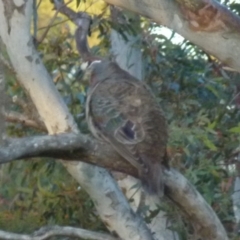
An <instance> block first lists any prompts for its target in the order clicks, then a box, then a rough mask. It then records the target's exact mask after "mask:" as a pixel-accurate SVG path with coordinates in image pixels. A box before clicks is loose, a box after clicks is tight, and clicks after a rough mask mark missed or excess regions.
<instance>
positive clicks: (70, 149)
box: [0, 133, 228, 240]
mask: <svg viewBox="0 0 240 240" xmlns="http://www.w3.org/2000/svg"><path fill="white" fill-rule="evenodd" d="M37 156H38V157H39V156H40V157H54V158H60V157H61V159H67V160H69V159H72V160H78V159H81V161H84V162H87V163H91V164H94V165H98V166H101V167H104V168H108V169H110V170H113V171H121V172H123V173H126V174H128V175H132V176H134V177H137V171H136V169H135V168H134V167H133V166H132V165H130V164H129V163H128V162H127V161H126V160H125V159H123V158H122V157H121V156H120V155H119V154H117V153H116V152H115V151H114V150H113V149H112V148H111V146H109V145H108V144H105V143H100V142H97V141H96V140H93V139H91V138H90V137H88V136H84V135H77V134H74V133H64V134H59V135H55V136H39V137H27V138H21V139H12V140H9V142H8V143H5V146H4V147H2V148H0V162H1V163H5V162H9V161H13V160H14V159H21V158H30V157H37ZM164 176H165V186H166V193H165V194H166V196H167V197H168V198H169V199H170V200H172V201H173V202H174V204H176V205H177V206H178V207H179V208H180V210H181V211H182V213H183V214H184V215H185V216H186V217H187V219H188V220H189V222H190V223H192V224H193V226H194V228H195V230H196V233H197V234H198V235H199V236H201V237H202V239H208V240H226V239H228V238H227V235H226V232H225V230H224V228H223V226H222V224H221V222H220V221H219V219H218V217H217V216H216V214H215V212H214V211H213V210H212V208H211V207H210V206H209V205H208V203H207V202H206V201H205V200H204V199H203V197H202V196H201V195H200V194H199V193H198V192H197V190H196V189H195V187H194V186H193V185H192V184H191V183H190V182H189V181H188V180H187V179H186V178H185V177H184V176H182V175H181V174H180V173H179V172H177V171H176V170H174V169H171V170H170V171H165V172H164Z"/></svg>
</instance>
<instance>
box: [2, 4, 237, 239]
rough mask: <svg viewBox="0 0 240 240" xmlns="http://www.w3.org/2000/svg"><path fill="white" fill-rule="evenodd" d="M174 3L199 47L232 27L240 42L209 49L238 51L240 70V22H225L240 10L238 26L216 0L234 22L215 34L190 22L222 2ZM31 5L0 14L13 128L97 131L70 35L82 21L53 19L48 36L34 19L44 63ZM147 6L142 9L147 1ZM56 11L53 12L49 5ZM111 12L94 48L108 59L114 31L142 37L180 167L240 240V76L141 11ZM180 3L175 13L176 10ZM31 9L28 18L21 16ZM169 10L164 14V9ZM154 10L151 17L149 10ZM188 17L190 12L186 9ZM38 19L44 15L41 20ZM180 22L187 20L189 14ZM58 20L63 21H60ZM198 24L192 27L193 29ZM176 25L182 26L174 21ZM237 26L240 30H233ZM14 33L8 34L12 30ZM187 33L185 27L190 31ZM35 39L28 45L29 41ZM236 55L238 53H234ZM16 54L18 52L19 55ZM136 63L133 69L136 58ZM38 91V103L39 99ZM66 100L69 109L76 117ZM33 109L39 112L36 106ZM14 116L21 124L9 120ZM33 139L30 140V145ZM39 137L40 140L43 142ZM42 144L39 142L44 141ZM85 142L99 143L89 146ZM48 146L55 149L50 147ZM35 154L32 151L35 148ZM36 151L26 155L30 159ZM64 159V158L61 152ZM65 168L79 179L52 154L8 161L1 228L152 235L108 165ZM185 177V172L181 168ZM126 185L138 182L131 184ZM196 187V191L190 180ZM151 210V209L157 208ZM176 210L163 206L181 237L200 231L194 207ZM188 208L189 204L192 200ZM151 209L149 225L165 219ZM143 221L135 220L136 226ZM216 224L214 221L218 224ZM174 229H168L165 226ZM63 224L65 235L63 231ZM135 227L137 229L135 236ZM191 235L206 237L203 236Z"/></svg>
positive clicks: (99, 26)
mask: <svg viewBox="0 0 240 240" xmlns="http://www.w3.org/2000/svg"><path fill="white" fill-rule="evenodd" d="M44 2H46V1H39V3H38V4H39V6H41V4H42V3H44ZM121 2H122V1H121ZM160 2H161V3H162V5H161V6H162V7H163V8H162V9H164V7H166V2H165V1H160ZM172 2H174V1H172ZM193 2H194V1H193ZM206 2H207V1H205V2H204V4H206ZM74 4H76V6H81V5H82V2H80V4H79V1H76V2H75V1H74ZM115 4H120V2H118V1H116V2H115ZM121 4H122V3H121ZM171 4H172V3H171ZM174 4H175V5H173V6H175V7H177V8H176V9H178V11H180V12H181V11H182V12H183V11H184V9H185V7H186V9H187V10H188V11H187V13H188V14H186V16H187V17H188V18H186V19H185V20H184V21H185V22H184V23H185V25H184V27H189V26H190V28H189V29H190V30H189V32H187V33H186V34H185V35H187V36H191V37H189V39H190V40H192V39H194V40H195V39H196V38H197V36H198V38H199V42H200V43H198V42H197V43H198V44H199V45H200V46H202V47H203V48H204V49H205V50H208V49H207V48H205V47H204V46H205V45H204V43H205V42H204V43H202V42H201V41H200V40H201V39H203V37H204V36H206V34H210V35H211V36H212V37H213V36H214V37H216V36H218V35H219V32H218V30H219V29H220V31H221V34H223V32H224V31H226V32H227V34H229V35H228V36H230V37H231V38H230V40H229V45H228V46H227V47H228V48H226V49H224V48H221V47H218V48H219V49H218V51H217V50H216V51H212V52H210V53H213V54H215V55H216V56H217V57H219V56H218V54H220V53H224V55H221V54H220V55H221V56H223V57H224V58H227V57H228V58H230V57H232V59H233V60H232V61H230V66H231V67H235V68H236V69H237V61H234V57H235V56H236V53H237V52H238V48H234V49H232V48H231V46H233V45H232V44H234V43H236V42H237V41H238V31H237V29H238V28H234V29H232V28H230V29H232V31H229V29H228V27H229V26H230V27H231V23H230V22H228V21H226V16H232V17H233V18H234V23H237V22H238V18H237V17H236V16H233V15H231V12H229V11H226V10H224V13H225V15H224V16H225V18H221V17H222V16H223V15H221V12H220V13H219V11H220V10H221V9H222V8H220V5H217V3H215V2H214V4H216V5H213V6H215V8H214V9H215V10H216V9H217V10H218V8H219V9H220V10H219V11H217V13H218V15H217V16H218V18H217V19H218V20H219V19H220V20H222V22H224V23H225V25H224V27H223V28H220V27H219V26H222V25H221V24H220V25H217V26H218V27H219V28H217V30H216V29H215V28H214V29H213V28H207V30H206V29H202V28H197V29H196V28H191V27H192V25H191V24H193V20H192V19H191V18H193V13H195V15H194V19H195V21H197V20H198V19H199V18H197V17H196V16H198V15H200V16H202V15H201V14H202V13H203V12H204V9H205V10H207V13H208V12H209V11H210V10H211V9H212V8H213V7H212V5H209V4H207V6H205V5H201V4H199V5H194V4H193V6H185V5H183V3H181V1H176V2H175V3H174ZM31 6H32V5H31V1H26V2H24V1H23V2H21V3H20V2H19V3H14V2H13V1H0V9H2V10H1V11H3V9H4V14H2V15H1V14H0V16H2V19H1V20H2V21H1V22H3V23H4V24H2V26H1V27H0V36H1V60H2V64H3V65H4V67H5V68H4V69H5V78H6V81H5V82H6V89H7V93H8V96H10V97H11V99H13V101H14V102H13V103H12V102H11V101H10V100H11V99H9V104H8V107H6V108H5V117H6V120H7V134H8V135H10V136H15V137H24V136H33V135H39V134H40V133H45V132H46V128H47V129H48V131H49V132H50V133H60V132H64V131H66V130H68V131H69V130H70V129H71V130H72V131H74V132H78V130H77V129H80V131H81V133H88V130H87V128H86V123H85V121H84V103H85V96H86V88H87V83H83V82H79V81H78V80H79V79H81V77H82V74H83V73H82V71H81V69H80V64H81V59H80V61H79V56H78V53H77V52H76V50H75V48H74V46H73V43H74V40H73V32H72V31H71V29H73V27H72V26H71V25H70V23H69V22H64V25H62V24H57V25H55V24H56V22H55V23H53V22H51V24H50V25H49V26H48V27H47V29H48V30H49V32H48V34H47V35H46V31H45V30H42V31H44V34H43V33H42V34H41V33H40V34H39V31H37V30H36V22H34V23H35V24H33V31H32V32H33V34H34V33H35V43H36V45H37V47H38V51H39V52H40V56H41V59H40V58H39V56H38V55H37V54H36V53H35V52H34V51H33V50H32V49H33V48H32V46H31V44H30V43H31V41H30V42H29V39H30V38H29V37H30V34H29V32H28V30H29V28H30V20H29V19H30V15H31V11H32V9H31ZM36 6H37V5H36ZM139 6H142V5H141V4H139ZM159 6H160V5H159ZM229 6H230V7H231V8H232V9H233V10H234V11H237V10H238V4H236V3H232V4H230V3H229ZM47 7H48V8H50V6H47ZM125 7H129V8H130V9H131V10H135V11H136V9H139V8H136V7H135V9H133V7H132V6H129V5H128V4H126V5H125ZM155 7H156V6H155ZM190 7H191V8H190ZM192 7H193V8H198V9H193V8H192ZM51 8H52V6H51ZM102 8H103V10H102V11H101V12H99V13H98V14H96V15H94V16H95V18H94V23H93V29H96V30H97V34H98V35H99V38H98V41H97V46H95V47H94V48H93V51H95V52H96V53H97V54H99V55H103V56H105V55H107V54H108V52H109V50H108V49H109V47H110V45H111V42H110V41H109V39H110V35H111V34H113V33H111V29H115V30H116V31H117V32H119V33H120V35H121V37H122V38H123V39H124V40H128V39H129V38H130V37H131V36H135V39H136V40H135V41H134V46H133V48H136V49H141V51H142V54H143V63H142V64H143V66H144V73H145V79H146V81H147V84H148V85H149V86H150V87H152V89H153V91H154V93H155V95H156V97H157V98H158V100H159V101H160V103H161V105H162V107H163V108H164V112H165V114H166V117H167V119H168V122H169V126H170V141H169V154H170V156H171V158H172V161H171V164H172V166H174V167H175V168H177V169H179V170H180V171H181V172H182V173H183V174H184V175H185V176H186V177H187V178H188V179H189V180H190V181H191V182H192V183H193V184H194V185H195V186H196V187H197V189H198V191H200V192H201V194H202V195H203V196H204V198H205V199H206V200H207V202H208V203H209V204H210V205H211V207H212V208H213V209H214V210H215V212H216V213H217V214H218V216H219V218H220V219H221V221H222V223H223V224H224V226H225V227H226V229H227V232H228V234H229V238H231V239H234V238H236V237H237V234H238V228H237V223H238V222H237V221H235V219H234V214H233V208H232V201H231V193H232V190H231V186H232V181H233V179H234V177H235V176H236V174H237V171H236V169H235V161H236V159H235V155H233V152H234V151H236V148H237V147H238V144H239V143H238V135H239V134H238V133H239V126H238V121H239V114H238V95H239V94H238V85H237V79H238V74H237V73H229V72H226V71H225V69H224V67H223V66H222V65H220V64H218V63H217V62H215V60H214V59H213V58H212V56H210V55H208V54H207V53H205V52H203V51H202V50H200V49H198V48H197V47H195V46H194V45H193V44H191V43H190V42H188V41H187V40H184V41H182V43H180V44H179V45H174V44H173V43H172V42H171V39H172V38H174V34H173V35H172V36H171V39H168V38H166V37H165V36H164V35H162V33H161V31H160V28H159V26H158V25H156V24H154V23H152V22H151V21H149V20H147V19H145V18H136V17H135V16H134V15H133V14H132V13H129V12H123V13H121V18H123V20H121V18H119V17H118V16H117V19H115V20H116V21H113V19H112V17H113V16H111V17H110V16H109V10H108V8H107V6H106V5H102ZM146 9H147V8H145V11H146ZM156 9H157V7H156ZM171 9H172V8H170V10H169V12H168V16H170V15H171ZM179 9H180V10H179ZM186 9H185V11H186ZM199 9H200V10H201V11H200V10H199ZM202 9H203V10H202ZM209 9H210V10H209ZM84 10H85V9H84ZM23 12H24V13H25V15H24V14H22V13H23ZM210 12H211V11H210ZM160 13H162V12H161V11H160ZM177 13H178V12H177ZM11 14H12V15H11ZM122 14H123V16H122ZM219 14H220V15H219ZM228 14H229V15H228ZM145 15H147V16H150V12H149V13H148V14H145ZM40 16H41V15H40ZM154 16H156V15H154V14H153V16H152V18H154ZM158 16H160V17H161V16H162V17H161V20H162V21H163V22H162V23H165V24H166V23H168V22H167V21H165V22H164V19H166V18H165V15H161V14H159V13H158ZM179 16H181V15H180V14H179ZM160 17H158V18H157V17H156V18H155V20H159V18H160ZM6 19H7V20H8V21H6ZM34 19H35V20H34V21H36V19H37V18H36V17H35V18H34ZM39 19H40V18H39ZM54 19H55V20H58V21H60V23H61V22H62V18H61V19H56V16H55V17H54ZM179 19H180V20H181V18H179ZM214 19H215V18H207V20H208V21H207V20H206V23H209V24H210V23H211V24H212V23H213V20H214ZM17 20H18V21H17ZM133 20H134V21H133ZM215 20H216V19H215ZM64 21H65V20H64ZM189 22H190V24H189V25H188V23H189ZM220 22H221V21H220ZM226 22H227V23H228V24H227V23H226ZM53 24H54V26H52V25H53ZM173 25H174V24H173ZM195 25H196V24H195ZM195 25H194V24H193V27H194V26H195ZM203 26H205V25H203ZM234 26H235V25H234ZM236 26H238V25H236ZM173 28H174V29H175V30H177V29H176V28H175V27H173ZM43 29H46V28H43ZM183 29H184V28H183ZM235 29H236V31H234V30H235ZM182 31H183V30H182ZM222 31H223V32H222ZM180 32H181V31H180ZM6 33H8V34H9V35H8V36H7V35H6ZM183 33H185V32H184V31H183ZM225 34H226V33H225ZM183 35H184V34H183ZM185 35H184V36H185ZM199 35H200V36H201V37H199ZM19 36H21V37H22V39H20V38H19ZM106 36H109V37H106ZM222 38H223V37H222V35H221V38H217V39H218V40H219V45H218V46H221V44H220V43H222V42H221V41H224V40H222ZM223 39H225V38H223ZM220 40H221V41H220ZM193 42H194V41H193ZM27 43H29V44H28V45H27ZM201 44H202V45H201ZM212 44H213V43H212V42H211V41H210V42H208V45H210V46H212ZM233 51H234V54H232V52H233ZM208 52H209V51H208ZM16 53H18V54H17V55H16ZM7 54H8V56H9V57H8V56H7ZM13 56H14V57H15V58H14V57H13ZM223 57H219V58H220V60H223ZM127 59H128V56H127ZM41 60H42V61H43V62H44V64H45V66H46V67H47V69H48V71H49V72H50V73H51V74H52V78H53V79H54V84H52V82H51V78H50V77H49V75H48V73H47V71H46V70H45V69H44V68H43V66H42V65H41ZM124 65H127V64H124ZM128 67H130V70H131V64H130V66H128ZM138 69H139V68H138ZM139 76H140V75H139ZM36 77H37V78H36ZM139 78H140V77H139ZM21 85H22V86H23V87H24V88H25V91H23V88H22V87H21ZM54 85H55V86H54ZM55 87H56V88H57V89H58V90H59V92H60V93H61V96H62V99H63V100H64V101H62V100H61V98H60V96H59V95H58V93H57V92H56V91H55V90H54V89H55ZM26 90H27V91H26ZM29 96H30V97H31V99H32V101H33V103H31V102H30V98H29ZM65 104H66V105H68V109H69V110H70V112H71V114H70V113H69V112H68V110H67V108H66V107H65ZM34 105H35V107H36V109H37V110H35V108H34ZM72 115H73V116H74V119H75V120H76V122H77V124H78V128H77V127H76V124H75V123H74V121H73V118H72ZM66 116H67V117H66ZM10 122H15V123H14V124H10ZM24 139H25V138H22V139H21V140H22V143H23V142H24ZM36 139H37V138H36ZM36 139H35V140H36ZM73 139H74V138H73ZM84 139H85V140H86V139H88V138H85V136H84V137H82V138H80V139H78V142H80V143H82V142H83V141H84ZM45 140H46V139H45ZM72 141H74V140H72ZM81 141H82V142H81ZM46 142H47V141H46ZM15 143H17V142H16V141H13V142H10V145H6V146H5V148H2V149H1V151H0V152H1V154H0V156H2V157H1V158H0V159H1V161H2V162H4V161H5V160H6V158H4V157H3V156H4V154H3V153H6V152H7V150H8V149H9V146H10V147H11V146H15V147H16V145H14V144H15ZM27 143H28V144H30V139H28V141H27V142H26V146H25V149H26V150H29V149H28V148H27ZM34 143H35V144H36V142H34ZM11 144H12V145H11ZM49 145H51V144H49ZM85 145H86V144H85ZM33 146H35V145H33ZM38 146H40V144H39V145H38ZM82 146H84V145H82ZM35 147H36V148H37V146H35ZM85 147H89V149H91V148H90V147H91V146H90V145H89V146H87V145H86V146H85ZM55 148H56V146H55ZM10 149H11V151H9V153H10V154H9V156H10V155H11V153H14V150H15V149H14V148H10ZM45 149H47V147H46V146H45ZM92 149H94V148H92ZM16 150H17V151H16V152H17V154H21V149H20V148H17V149H16ZM98 150H99V151H96V152H97V154H99V156H100V154H101V151H100V149H99V148H98ZM4 151H5V152H4ZM28 153H29V154H28V155H31V154H30V151H28ZM28 155H27V154H26V155H25V157H28ZM5 156H6V155H5ZM33 156H36V154H35V155H34V154H33ZM37 156H41V155H40V154H39V155H37ZM49 156H50V154H49ZM58 156H59V157H60V156H61V154H60V155H58ZM107 156H108V157H109V156H111V155H107ZM16 158H19V157H16ZM84 158H86V156H84V155H81V157H79V159H80V160H83V159H84ZM9 159H10V158H9ZM64 165H65V167H66V169H67V170H68V171H69V172H70V174H71V175H72V176H73V177H74V178H75V179H76V180H77V181H78V183H76V182H75V181H74V180H73V179H72V177H69V174H68V173H67V172H66V171H65V169H64V168H63V167H62V164H60V163H58V162H56V161H54V160H51V159H49V160H48V161H42V160H41V159H38V160H37V161H34V162H23V161H21V162H14V163H10V164H6V165H2V169H1V175H2V186H3V188H2V190H1V196H2V206H1V208H2V220H1V219H0V221H1V226H2V227H1V228H2V229H5V230H9V231H14V232H15V231H16V232H31V231H33V230H34V229H35V228H36V227H39V226H41V225H48V224H61V225H72V226H78V227H79V226H80V227H82V228H86V229H92V230H97V231H100V230H104V231H107V229H106V227H105V226H104V224H103V223H102V221H103V222H104V223H105V224H106V226H107V227H108V229H110V230H113V231H115V232H117V233H118V235H119V236H120V237H121V238H123V239H129V238H131V239H133V238H134V239H135V238H136V239H140V236H141V237H142V238H143V239H152V235H151V234H150V232H148V231H147V230H146V228H145V226H146V225H145V223H144V221H143V220H142V219H141V218H140V217H139V216H138V215H135V214H133V212H132V211H131V209H130V208H129V205H128V202H127V201H126V200H125V198H124V196H123V195H122V194H121V192H120V191H119V189H118V188H117V187H116V184H115V183H114V182H113V179H112V177H111V176H110V175H109V174H108V173H107V171H105V170H103V169H99V168H94V167H88V166H87V165H85V164H83V163H77V162H64ZM115 170H116V169H115ZM133 175H134V174H133ZM176 176H178V175H177V173H176ZM170 180H171V177H170ZM167 181H169V179H167ZM79 183H80V184H81V187H82V188H83V189H85V190H86V192H87V193H88V194H89V195H90V198H89V197H88V195H87V194H86V192H84V190H83V189H82V188H80V187H79ZM127 184H128V185H129V183H127ZM167 185H168V183H167ZM187 186H188V185H187ZM130 187H131V185H130ZM189 188H191V187H190V186H189ZM132 190H134V191H136V187H135V188H134V187H133V189H132ZM170 190H171V188H170ZM180 190H181V189H180ZM185 190H186V193H189V192H188V190H189V189H187V188H185ZM134 191H133V192H134ZM180 194H181V193H180ZM167 196H168V197H169V196H171V191H170V192H168V193H167ZM131 197H132V196H131ZM190 197H191V196H189V198H190ZM110 200H111V201H110ZM113 200H114V202H113ZM130 201H131V200H130ZM96 203H97V204H96ZM176 203H177V204H176ZM94 204H95V207H96V209H97V211H98V213H97V212H96V210H95V207H94ZM175 204H176V205H178V206H179V204H180V208H179V209H180V210H181V209H182V210H183V209H184V206H183V205H184V204H183V203H182V202H180V201H179V202H175ZM147 206H149V204H147ZM147 206H146V211H147V210H148V207H147ZM173 206H174V204H173V203H172V202H169V200H168V201H164V203H162V204H161V208H160V209H164V211H167V213H168V219H170V220H172V225H171V228H172V229H174V230H176V231H177V232H178V236H179V238H180V239H187V238H189V237H190V236H189V235H191V233H192V226H191V225H190V221H189V220H191V218H189V215H188V213H187V214H186V216H185V217H184V216H183V215H182V214H180V213H181V211H180V212H179V209H178V208H175V207H173ZM185 207H186V208H187V207H188V205H187V203H186V206H185ZM200 207H201V206H199V208H200ZM190 212H191V209H190V208H189V213H190ZM123 213H125V214H123ZM150 213H151V214H150V215H149V214H148V215H147V217H146V219H145V222H149V221H150V220H152V222H153V221H156V218H155V216H156V214H157V211H151V212H150ZM109 216H111V217H109ZM126 218H128V221H129V222H130V223H131V224H130V226H131V227H129V228H126V221H125V219H126ZM6 219H7V221H6ZM100 219H101V220H100ZM158 220H159V219H158ZM170 220H169V221H170ZM194 221H196V218H193V221H192V223H193V226H194V227H195V231H196V232H197V233H198V234H200V235H201V236H202V238H203V237H204V236H205V239H220V238H219V236H218V235H211V233H210V232H206V231H205V232H204V231H203V230H202V229H200V228H199V229H198V228H196V226H197V225H196V224H194V223H195V222H194ZM238 221H239V220H238ZM6 223H7V224H6ZM11 223H12V224H11ZM134 223H136V224H135V225H134ZM183 223H184V224H183ZM204 224H205V225H207V226H206V228H205V230H206V229H208V228H212V226H210V225H208V224H207V223H205V222H203V223H202V225H204ZM213 224H215V223H214V222H213ZM139 225H141V226H142V227H141V229H140V231H139V229H136V227H137V226H139ZM198 226H199V225H198ZM167 227H168V226H165V228H167ZM220 228H221V227H220ZM57 230H58V231H59V229H57ZM144 231H145V232H144ZM196 232H195V233H196ZM130 233H134V237H132V235H130ZM162 234H163V232H160V233H159V234H158V236H157V237H158V238H159V239H160V238H161V237H162V239H166V237H165V238H164V237H163V235H162ZM5 236H6V235H5ZM18 237H19V236H18ZM192 237H193V238H195V239H196V238H197V237H196V235H194V236H192ZM16 239H19V238H16ZM99 239H100V237H99ZM105 239H106V238H105ZM167 239H171V238H170V237H168V238H167ZM221 239H226V237H225V236H224V235H222V238H221Z"/></svg>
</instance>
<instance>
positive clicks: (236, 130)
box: [229, 125, 240, 133]
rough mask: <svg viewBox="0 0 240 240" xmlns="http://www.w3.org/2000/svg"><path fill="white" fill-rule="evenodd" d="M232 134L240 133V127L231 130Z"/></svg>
mask: <svg viewBox="0 0 240 240" xmlns="http://www.w3.org/2000/svg"><path fill="white" fill-rule="evenodd" d="M229 132H230V133H240V125H238V126H237V127H233V128H230V129H229Z"/></svg>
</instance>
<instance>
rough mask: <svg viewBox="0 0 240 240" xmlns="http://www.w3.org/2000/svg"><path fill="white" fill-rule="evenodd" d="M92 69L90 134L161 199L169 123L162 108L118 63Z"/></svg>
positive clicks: (99, 63) (89, 103)
mask: <svg viewBox="0 0 240 240" xmlns="http://www.w3.org/2000/svg"><path fill="white" fill-rule="evenodd" d="M89 69H90V71H91V73H90V75H89V78H90V89H89V92H88V98H87V107H86V109H87V110H86V115H87V121H88V125H89V128H90V130H91V132H92V133H93V135H94V136H95V137H96V138H98V139H101V140H104V141H106V142H108V143H109V144H111V145H112V146H113V147H114V149H115V150H116V151H117V152H118V153H119V154H120V155H122V156H123V157H124V158H125V159H126V160H128V161H129V162H130V163H131V164H132V165H133V166H134V167H136V168H137V169H138V172H139V177H140V179H141V181H142V184H143V186H144V188H145V189H146V190H147V191H148V192H149V193H152V194H157V195H158V196H162V195H163V179H162V178H163V167H164V166H166V165H164V166H163V164H166V163H164V161H166V144H167V124H166V120H165V118H164V116H163V113H162V111H161V108H160V107H159V105H158V103H157V102H156V100H155V98H154V97H153V95H152V93H151V92H150V90H149V89H148V88H147V87H146V85H145V84H144V83H143V82H141V81H139V80H137V79H135V78H134V77H132V76H131V75H130V74H128V73H127V72H126V71H124V70H122V69H121V68H120V67H119V66H118V65H117V64H116V63H113V62H110V61H108V60H102V61H98V62H96V63H92V65H91V66H90V67H89ZM166 167H167V166H166Z"/></svg>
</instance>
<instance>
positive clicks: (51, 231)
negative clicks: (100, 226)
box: [0, 226, 117, 240]
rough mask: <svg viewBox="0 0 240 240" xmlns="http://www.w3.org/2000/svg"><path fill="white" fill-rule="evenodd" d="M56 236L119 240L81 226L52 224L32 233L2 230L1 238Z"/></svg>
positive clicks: (35, 239) (18, 239)
mask: <svg viewBox="0 0 240 240" xmlns="http://www.w3.org/2000/svg"><path fill="white" fill-rule="evenodd" d="M54 236H55V237H56V236H66V237H72V238H75V237H78V238H81V239H82V238H83V239H92V240H117V238H114V237H112V236H111V235H109V234H104V233H98V232H93V231H89V230H85V229H81V228H74V227H61V226H51V227H43V228H41V229H39V230H37V231H35V232H34V233H33V234H31V235H26V234H16V233H11V232H5V231H1V230H0V238H1V239H3V240H7V239H9V240H45V239H49V238H50V237H54Z"/></svg>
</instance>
